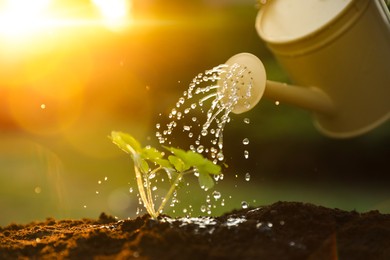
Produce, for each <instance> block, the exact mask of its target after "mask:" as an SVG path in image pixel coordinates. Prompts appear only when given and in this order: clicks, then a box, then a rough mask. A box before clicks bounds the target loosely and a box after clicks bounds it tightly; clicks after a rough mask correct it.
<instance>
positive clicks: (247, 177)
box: [245, 172, 251, 181]
mask: <svg viewBox="0 0 390 260" xmlns="http://www.w3.org/2000/svg"><path fill="white" fill-rule="evenodd" d="M245 180H246V181H250V180H251V175H250V173H249V172H247V173H246V174H245Z"/></svg>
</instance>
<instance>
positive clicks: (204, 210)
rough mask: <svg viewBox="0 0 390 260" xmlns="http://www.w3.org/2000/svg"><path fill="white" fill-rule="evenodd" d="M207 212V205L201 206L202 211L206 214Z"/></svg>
mask: <svg viewBox="0 0 390 260" xmlns="http://www.w3.org/2000/svg"><path fill="white" fill-rule="evenodd" d="M206 210H207V207H206V206H205V205H202V206H200V211H202V212H203V213H204V212H206Z"/></svg>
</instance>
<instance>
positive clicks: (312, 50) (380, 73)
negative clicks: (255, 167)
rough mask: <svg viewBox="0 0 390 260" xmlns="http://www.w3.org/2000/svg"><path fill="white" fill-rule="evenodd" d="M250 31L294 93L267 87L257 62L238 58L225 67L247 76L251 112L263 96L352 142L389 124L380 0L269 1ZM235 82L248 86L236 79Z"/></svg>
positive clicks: (389, 45)
mask: <svg viewBox="0 0 390 260" xmlns="http://www.w3.org/2000/svg"><path fill="white" fill-rule="evenodd" d="M256 29H257V32H258V34H259V35H260V37H261V38H262V40H263V41H265V43H266V45H267V47H268V48H269V49H270V50H271V52H272V53H273V54H274V56H275V57H276V59H277V61H278V62H279V63H280V65H281V67H282V68H283V69H284V70H285V72H286V73H287V75H288V76H289V78H290V80H291V82H292V83H293V85H288V84H285V83H280V82H274V81H269V80H267V79H266V72H265V69H264V66H263V64H262V62H261V61H260V60H259V59H258V58H257V57H256V56H254V55H252V54H249V53H240V54H237V55H235V56H233V57H231V58H230V59H229V60H228V61H227V62H226V64H240V65H243V66H245V67H246V68H248V69H249V70H251V71H252V79H251V80H252V81H251V84H252V85H253V86H252V89H251V99H250V105H249V106H247V105H246V106H244V105H240V103H239V102H238V105H237V106H236V107H235V108H234V110H233V113H242V112H245V111H248V110H250V109H252V108H253V107H254V106H255V105H256V104H257V103H258V102H259V100H260V99H261V98H262V97H263V96H264V97H266V98H270V99H273V100H275V101H279V102H283V103H288V104H292V105H295V106H299V107H301V108H304V109H308V110H310V111H312V112H313V119H314V125H315V126H316V128H317V129H318V130H319V131H320V132H322V133H323V134H325V135H327V136H330V137H335V138H347V137H354V136H358V135H361V134H363V133H366V132H368V131H370V130H372V129H374V128H375V127H377V126H379V125H380V124H381V123H384V122H385V121H386V120H387V119H389V117H390V14H389V11H388V8H387V6H386V3H385V1H384V0H269V1H267V2H266V3H265V4H264V6H262V8H261V9H260V11H259V13H258V15H257V18H256ZM242 80H243V81H247V82H242V83H243V84H244V83H248V81H249V79H248V78H245V77H243V79H242Z"/></svg>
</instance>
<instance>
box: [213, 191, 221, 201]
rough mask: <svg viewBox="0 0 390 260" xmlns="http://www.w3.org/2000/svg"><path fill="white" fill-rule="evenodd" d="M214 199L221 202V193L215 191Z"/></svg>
mask: <svg viewBox="0 0 390 260" xmlns="http://www.w3.org/2000/svg"><path fill="white" fill-rule="evenodd" d="M213 197H214V199H215V200H219V199H220V198H221V193H220V192H219V191H213Z"/></svg>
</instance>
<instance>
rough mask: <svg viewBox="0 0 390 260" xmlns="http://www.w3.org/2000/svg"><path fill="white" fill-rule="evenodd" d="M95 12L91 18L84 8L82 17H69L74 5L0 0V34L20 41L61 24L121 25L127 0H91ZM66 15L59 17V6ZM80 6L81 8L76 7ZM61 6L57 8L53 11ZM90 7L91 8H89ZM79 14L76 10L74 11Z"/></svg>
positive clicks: (127, 15)
mask: <svg viewBox="0 0 390 260" xmlns="http://www.w3.org/2000/svg"><path fill="white" fill-rule="evenodd" d="M91 3H92V4H93V5H94V6H95V8H96V9H97V10H98V12H99V14H100V15H99V16H98V17H96V16H95V17H91V12H92V10H84V12H86V13H84V15H83V16H84V17H80V16H79V15H78V16H77V17H72V10H73V9H76V10H78V8H77V6H75V4H74V3H73V4H66V5H65V6H61V8H58V6H57V7H56V5H55V3H54V1H53V0H33V1H26V0H3V1H0V36H1V37H3V38H6V39H8V40H15V39H16V40H19V41H20V40H24V39H25V38H26V37H29V36H32V35H34V36H36V34H37V33H40V32H44V31H48V30H51V29H57V27H61V26H78V25H80V26H85V25H86V24H87V25H88V24H89V25H103V26H106V27H108V28H109V29H117V28H124V27H125V26H126V25H127V24H128V21H129V18H130V8H131V1H130V0H110V1H107V0H91ZM64 8H65V9H69V10H67V11H66V12H64V13H67V14H68V16H67V17H63V16H62V17H59V14H60V13H61V12H62V11H63V9H64ZM79 8H80V9H81V8H82V7H79ZM57 9H61V10H57ZM92 9H93V8H92ZM77 12H78V13H79V11H77Z"/></svg>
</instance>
